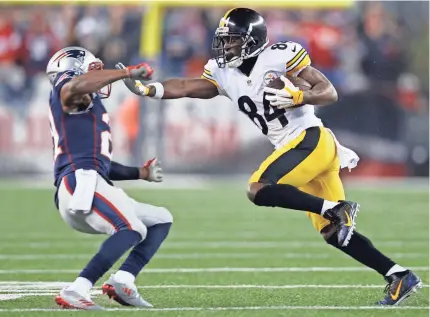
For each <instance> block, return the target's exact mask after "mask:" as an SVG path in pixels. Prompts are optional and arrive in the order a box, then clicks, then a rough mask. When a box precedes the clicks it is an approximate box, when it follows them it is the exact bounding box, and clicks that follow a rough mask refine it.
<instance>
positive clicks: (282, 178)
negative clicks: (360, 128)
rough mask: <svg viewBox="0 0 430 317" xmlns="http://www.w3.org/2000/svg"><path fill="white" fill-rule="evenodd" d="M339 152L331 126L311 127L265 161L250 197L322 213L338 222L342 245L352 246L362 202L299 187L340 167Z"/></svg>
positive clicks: (255, 175) (258, 202)
mask: <svg viewBox="0 0 430 317" xmlns="http://www.w3.org/2000/svg"><path fill="white" fill-rule="evenodd" d="M336 153H337V149H336V143H335V141H334V139H333V136H332V134H331V133H330V132H329V131H328V130H327V129H325V128H322V127H312V128H309V129H307V130H306V131H304V132H302V133H301V134H300V136H298V137H297V138H295V139H293V140H291V141H290V142H289V143H288V144H286V145H284V146H283V147H281V148H279V149H277V150H275V151H274V152H273V153H272V154H271V155H270V156H268V157H267V158H266V160H264V161H263V163H261V165H260V167H259V168H258V170H257V171H255V172H254V173H253V175H252V176H251V178H250V180H249V188H248V198H249V199H250V200H251V201H252V202H253V203H254V204H256V205H258V206H267V207H281V208H287V209H295V210H302V211H307V212H311V213H314V214H317V215H321V216H323V217H324V218H326V219H328V220H330V221H332V222H335V223H336V224H337V226H338V242H339V245H341V246H346V245H348V242H349V239H350V238H351V236H352V234H353V232H354V227H355V218H356V215H357V212H358V210H359V205H358V204H357V203H355V202H351V201H338V200H337V199H336V200H335V199H332V200H329V199H323V198H320V197H321V196H320V195H318V194H317V195H312V194H310V193H306V192H304V191H303V190H301V189H299V188H300V187H302V186H305V185H306V184H308V183H310V182H312V181H313V180H315V179H317V178H318V177H320V175H322V174H324V173H325V172H326V171H329V170H331V169H338V166H339V161H338V160H337V155H336ZM318 196H320V197H318Z"/></svg>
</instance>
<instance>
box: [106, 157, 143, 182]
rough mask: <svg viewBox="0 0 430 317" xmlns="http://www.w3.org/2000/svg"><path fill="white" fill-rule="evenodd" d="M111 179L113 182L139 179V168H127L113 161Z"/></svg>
mask: <svg viewBox="0 0 430 317" xmlns="http://www.w3.org/2000/svg"><path fill="white" fill-rule="evenodd" d="M109 179H110V180H112V181H127V180H134V179H139V168H137V167H129V166H125V165H122V164H119V163H117V162H114V161H112V162H111V165H110V172H109Z"/></svg>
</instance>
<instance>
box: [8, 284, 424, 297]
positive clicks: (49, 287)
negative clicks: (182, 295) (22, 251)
mask: <svg viewBox="0 0 430 317" xmlns="http://www.w3.org/2000/svg"><path fill="white" fill-rule="evenodd" d="M24 283H25V284H24ZM68 285H70V282H39V284H36V285H32V283H31V282H23V283H18V282H1V284H0V293H5V292H9V293H16V294H20V293H23V294H26V295H27V294H41V293H40V292H43V293H42V294H45V293H46V294H47V295H52V294H56V293H57V292H58V291H59V290H61V289H62V288H64V287H66V286H68ZM384 287H385V285H379V284H367V285H366V284H333V285H330V284H325V285H324V284H296V285H260V284H225V285H212V284H207V285H205V284H203V285H197V284H172V285H166V284H164V285H163V284H161V285H143V286H138V288H139V289H302V288H321V289H348V288H363V289H373V288H384ZM423 287H424V288H428V287H429V285H423ZM91 294H93V295H100V294H101V291H100V290H99V287H96V288H95V289H94V290H93V291H92V293H91Z"/></svg>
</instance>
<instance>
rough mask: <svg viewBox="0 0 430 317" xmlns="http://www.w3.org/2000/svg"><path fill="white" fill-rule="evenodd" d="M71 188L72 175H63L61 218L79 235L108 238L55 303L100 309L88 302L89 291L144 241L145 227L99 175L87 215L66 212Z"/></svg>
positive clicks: (127, 202) (121, 195) (118, 192)
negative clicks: (131, 249)
mask: <svg viewBox="0 0 430 317" xmlns="http://www.w3.org/2000/svg"><path fill="white" fill-rule="evenodd" d="M75 188H76V179H75V176H74V175H73V174H70V175H68V176H65V177H64V178H63V181H62V184H61V186H60V188H59V194H58V195H59V207H60V208H59V209H60V213H61V215H62V217H63V219H64V220H65V221H66V222H67V223H68V224H69V225H70V226H71V227H73V228H74V229H76V230H79V231H81V232H86V233H104V234H109V235H111V236H110V237H109V238H108V239H106V241H104V242H103V243H102V245H101V247H100V249H99V251H98V252H97V254H96V255H95V256H94V257H93V258H92V259H91V260H90V262H89V263H88V264H87V265H86V267H85V268H84V269H83V270H82V272H81V273H80V274H79V276H78V278H76V280H75V281H74V282H73V283H72V284H71V285H70V286H68V287H66V288H64V289H63V290H61V292H60V294H59V296H57V298H56V302H57V304H58V305H60V306H62V307H64V308H78V309H85V310H100V309H102V307H100V306H98V305H96V304H95V303H94V302H93V301H92V300H91V297H90V290H91V288H92V287H93V286H94V284H95V283H96V282H97V281H98V280H99V279H100V278H101V277H102V276H103V275H104V274H105V273H106V272H107V271H108V270H109V269H110V268H111V267H112V266H113V264H114V263H115V262H116V261H118V259H119V258H121V256H123V255H124V254H125V253H126V252H127V251H128V250H130V248H132V247H134V246H136V245H137V244H139V243H140V242H141V241H142V240H144V239H145V238H146V234H147V228H146V226H145V225H144V224H143V223H142V222H141V221H140V220H139V219H138V218H137V217H136V216H135V215H134V212H133V203H132V202H131V201H130V198H129V197H128V196H127V195H126V194H125V193H124V192H123V191H122V190H121V189H118V188H115V187H113V186H111V185H109V184H108V183H107V182H106V181H105V180H104V179H103V178H102V177H100V176H98V180H97V187H96V192H95V194H94V198H93V203H92V207H91V208H92V211H91V212H90V213H89V214H83V213H77V212H70V210H68V205H69V201H70V198H71V197H72V196H73V194H74V191H75ZM107 197H109V199H108V198H107Z"/></svg>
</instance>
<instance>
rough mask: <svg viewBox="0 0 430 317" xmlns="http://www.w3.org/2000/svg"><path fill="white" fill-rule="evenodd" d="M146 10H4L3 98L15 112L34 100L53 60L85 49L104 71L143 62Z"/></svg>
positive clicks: (0, 24)
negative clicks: (58, 53)
mask: <svg viewBox="0 0 430 317" xmlns="http://www.w3.org/2000/svg"><path fill="white" fill-rule="evenodd" d="M143 10H144V8H142V7H129V6H108V7H94V6H86V7H74V6H67V5H66V6H61V7H60V6H58V7H50V6H39V7H34V6H26V7H24V6H19V7H0V98H1V99H2V100H3V101H4V102H6V103H7V104H10V105H11V106H14V107H23V106H25V105H26V104H28V101H29V100H31V97H32V94H33V93H34V84H35V83H36V82H37V80H38V79H39V78H40V77H41V76H43V74H44V72H45V69H46V65H47V63H48V61H49V59H50V57H51V56H52V55H53V54H54V53H55V52H56V51H57V50H59V49H61V48H63V47H66V46H73V45H77V46H82V47H85V48H87V49H89V50H90V51H91V52H93V53H94V54H95V55H96V56H97V57H99V58H101V59H102V60H103V62H104V64H105V67H106V68H113V67H114V65H115V63H117V62H118V61H124V62H125V63H132V62H134V61H135V60H138V59H139V45H140V44H139V41H140V32H141V20H142V16H143Z"/></svg>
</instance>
